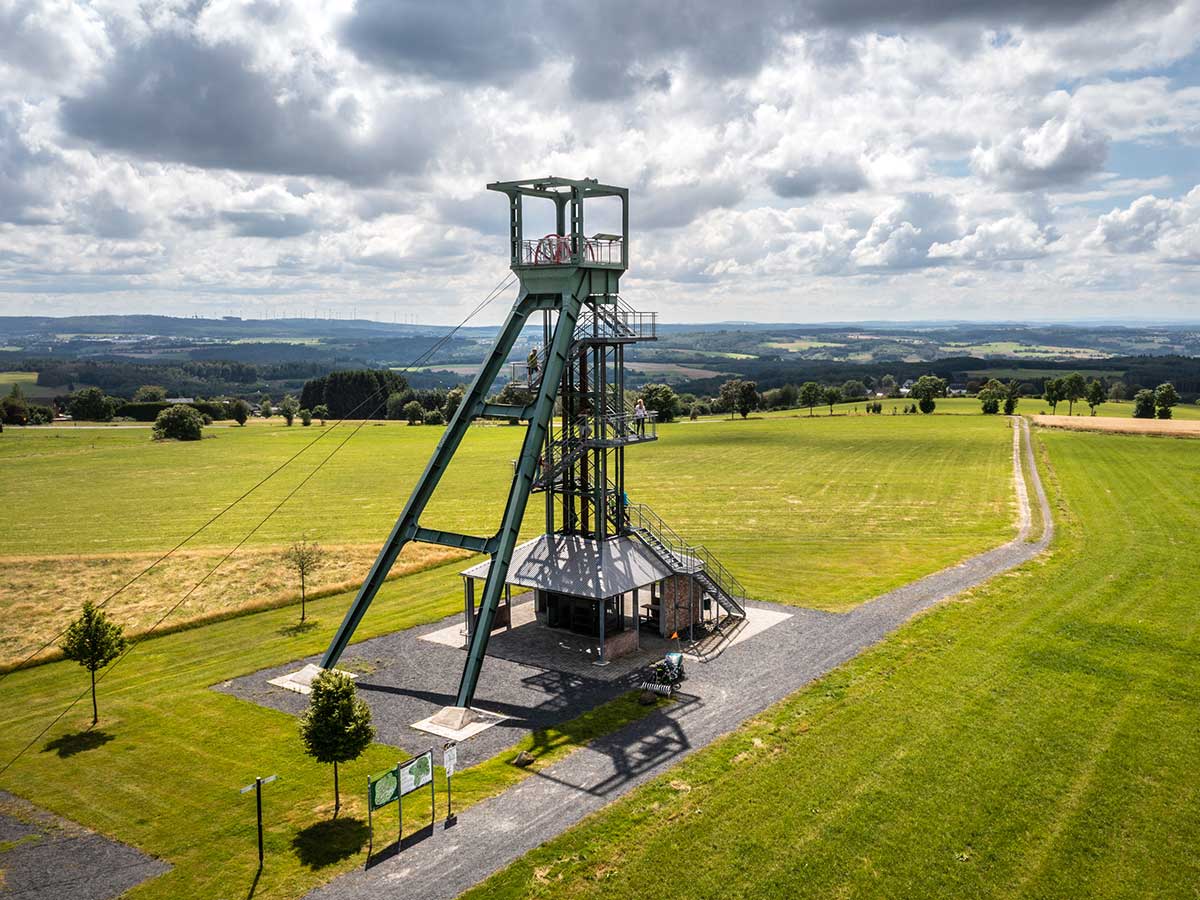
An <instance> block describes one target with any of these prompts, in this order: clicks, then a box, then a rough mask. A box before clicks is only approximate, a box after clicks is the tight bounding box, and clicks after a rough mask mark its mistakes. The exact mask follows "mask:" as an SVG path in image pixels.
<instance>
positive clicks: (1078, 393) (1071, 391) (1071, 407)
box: [1062, 372, 1087, 416]
mask: <svg viewBox="0 0 1200 900" xmlns="http://www.w3.org/2000/svg"><path fill="white" fill-rule="evenodd" d="M1062 385H1063V399H1064V400H1066V401H1067V415H1068V416H1073V415H1075V404H1076V403H1078V402H1079V401H1080V400H1082V399H1083V398H1084V397H1085V396H1086V395H1087V383H1086V382H1085V381H1084V380H1083V376H1082V375H1080V374H1079V373H1078V372H1072V373H1071V374H1070V375H1068V376H1067V377H1066V378H1064V379H1063V382H1062Z"/></svg>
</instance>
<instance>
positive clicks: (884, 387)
mask: <svg viewBox="0 0 1200 900" xmlns="http://www.w3.org/2000/svg"><path fill="white" fill-rule="evenodd" d="M879 389H880V390H881V391H883V393H884V394H886V395H887V396H888V397H895V396H896V395H897V394H898V393H899V391H900V386H899V385H898V384H896V376H895V375H884V376H883V377H882V378H881V379H879Z"/></svg>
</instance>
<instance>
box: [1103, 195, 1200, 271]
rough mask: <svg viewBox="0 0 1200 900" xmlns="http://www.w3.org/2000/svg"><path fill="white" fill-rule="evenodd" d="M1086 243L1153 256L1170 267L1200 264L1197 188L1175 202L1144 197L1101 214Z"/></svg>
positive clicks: (1122, 251) (1199, 224) (1199, 213)
mask: <svg viewBox="0 0 1200 900" xmlns="http://www.w3.org/2000/svg"><path fill="white" fill-rule="evenodd" d="M1088 243H1089V244H1091V245H1092V246H1096V247H1101V248H1103V249H1105V250H1109V251H1111V252H1114V253H1153V254H1156V255H1158V256H1159V257H1161V258H1162V259H1164V260H1166V261H1168V262H1172V263H1183V264H1189V265H1191V264H1196V263H1200V186H1198V187H1194V188H1192V190H1191V191H1190V192H1189V193H1188V194H1187V195H1186V196H1184V197H1181V198H1179V199H1177V200H1173V199H1169V198H1160V197H1152V196H1149V195H1147V196H1145V197H1139V198H1138V199H1137V200H1135V201H1133V203H1131V204H1130V205H1129V206H1128V207H1127V208H1125V209H1120V208H1118V209H1114V210H1113V211H1112V212H1109V213H1105V214H1104V215H1102V216H1100V218H1099V219H1098V220H1097V222H1096V228H1095V230H1094V231H1093V232H1092V233H1091V235H1089V237H1088Z"/></svg>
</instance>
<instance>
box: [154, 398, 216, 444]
mask: <svg viewBox="0 0 1200 900" xmlns="http://www.w3.org/2000/svg"><path fill="white" fill-rule="evenodd" d="M203 428H204V416H203V415H202V414H201V412H200V411H199V410H197V409H193V408H192V407H190V406H187V405H186V404H183V403H177V404H175V405H174V406H172V407H171V408H170V409H164V410H163V411H162V412H160V413H159V414H158V418H157V419H155V420H154V439H155V440H156V441H162V440H174V441H198V440H200V432H201V431H202V430H203Z"/></svg>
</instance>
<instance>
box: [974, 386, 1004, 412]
mask: <svg viewBox="0 0 1200 900" xmlns="http://www.w3.org/2000/svg"><path fill="white" fill-rule="evenodd" d="M978 396H979V405H980V407H981V408H982V409H983V414H984V415H985V416H994V415H995V414H996V413H998V412H1000V404H1001V403H1003V402H1004V400H1005V398H1006V397H1007V396H1008V389H1007V388H1005V387H1004V385H1003V384H1001V383H1000V382H999V381H997V380H996V379H995V378H993V379H991V380H990V381H988V383H987V384H985V385H984V386H983V387H982V388H980V390H979V395H978Z"/></svg>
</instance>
